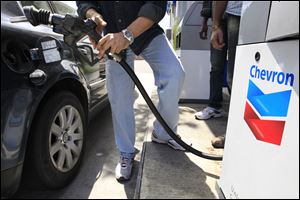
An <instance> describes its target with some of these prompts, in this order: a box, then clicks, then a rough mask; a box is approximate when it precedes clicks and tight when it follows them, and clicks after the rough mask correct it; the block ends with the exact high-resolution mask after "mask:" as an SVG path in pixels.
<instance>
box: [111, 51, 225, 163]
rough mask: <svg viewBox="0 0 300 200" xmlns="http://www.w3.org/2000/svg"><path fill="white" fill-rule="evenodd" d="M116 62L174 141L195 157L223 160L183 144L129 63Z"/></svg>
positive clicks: (218, 156) (220, 157)
mask: <svg viewBox="0 0 300 200" xmlns="http://www.w3.org/2000/svg"><path fill="white" fill-rule="evenodd" d="M113 57H114V56H113ZM115 60H116V61H117V62H118V63H119V64H120V65H121V66H122V67H123V69H124V70H125V71H126V72H127V74H128V75H129V76H130V78H131V79H132V81H133V82H134V83H135V85H136V86H137V88H138V89H139V91H140V92H141V94H142V96H143V98H144V99H145V101H146V103H147V105H148V106H149V108H150V110H151V111H152V113H153V114H154V116H155V118H156V119H157V120H158V121H159V122H160V124H161V125H162V126H163V128H164V129H165V131H166V132H167V133H168V134H169V136H170V137H171V138H172V139H174V140H175V141H176V142H177V143H178V144H179V145H180V146H182V147H183V148H184V149H186V150H187V151H189V152H191V153H193V154H195V155H197V156H199V157H202V158H206V159H209V160H222V158H223V157H222V156H220V155H212V154H208V153H204V152H201V151H199V150H197V149H194V148H193V147H191V146H190V145H188V144H186V143H185V142H183V141H182V140H181V139H180V138H179V137H178V136H177V135H176V134H175V133H174V131H173V130H172V129H171V128H170V127H169V126H168V124H167V123H166V121H165V120H164V119H163V118H162V116H161V115H160V113H159V112H158V110H157V109H156V107H155V105H154V104H153V102H152V100H151V99H150V97H149V96H148V94H147V92H146V91H145V88H144V87H143V85H142V83H141V82H140V80H139V79H138V77H137V76H136V74H135V73H134V71H133V70H132V69H131V68H130V66H129V65H128V64H127V62H126V61H124V59H122V58H121V59H120V60H118V59H115Z"/></svg>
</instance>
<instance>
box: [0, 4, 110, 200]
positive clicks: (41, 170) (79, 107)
mask: <svg viewBox="0 0 300 200" xmlns="http://www.w3.org/2000/svg"><path fill="white" fill-rule="evenodd" d="M27 5H35V7H37V8H43V9H47V10H50V11H51V12H52V13H53V12H59V13H60V14H65V13H63V12H65V11H66V12H75V10H74V9H72V8H71V7H68V6H65V7H64V5H63V4H62V3H61V2H48V1H18V2H16V1H1V196H2V197H7V196H11V195H12V194H14V193H15V192H16V190H17V189H18V187H19V184H20V180H21V177H22V175H23V174H24V173H25V172H26V174H29V176H28V177H30V178H31V179H32V181H35V182H36V183H37V184H38V185H41V186H45V187H47V188H52V189H55V188H61V187H63V186H65V185H66V184H68V183H69V182H70V181H71V180H72V179H73V178H74V176H75V175H76V173H77V172H78V170H79V167H80V163H81V162H82V158H83V155H84V148H85V138H86V128H87V124H88V121H89V119H90V117H91V115H93V113H94V112H93V111H99V110H101V108H103V107H104V106H106V105H107V104H108V98H107V91H106V88H105V80H106V79H105V59H102V60H100V61H99V62H97V63H96V64H94V65H91V64H89V63H90V62H87V60H90V59H91V58H92V57H94V56H95V55H96V52H94V50H93V49H92V48H91V47H90V46H91V45H90V43H89V42H88V39H87V38H83V39H82V40H81V41H80V42H79V43H80V44H79V46H81V48H80V49H79V51H80V52H81V54H80V55H81V56H78V54H74V49H73V48H70V47H69V46H67V45H66V44H65V43H64V42H63V36H62V35H59V34H55V33H53V31H52V29H51V27H49V26H45V25H41V26H36V27H34V26H32V25H31V24H30V23H29V22H28V21H26V20H24V13H23V9H22V7H23V6H27ZM73 14H74V13H73ZM47 48H48V49H47ZM41 49H43V51H42V54H41V52H40V50H41ZM45 49H46V50H45ZM39 52H40V53H39ZM41 55H42V56H41ZM83 58H85V59H83ZM98 108H100V109H98ZM30 181H31V180H30Z"/></svg>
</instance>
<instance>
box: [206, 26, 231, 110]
mask: <svg viewBox="0 0 300 200" xmlns="http://www.w3.org/2000/svg"><path fill="white" fill-rule="evenodd" d="M221 28H222V30H223V34H224V38H227V35H226V33H227V28H226V23H225V22H224V21H223V23H222V26H221ZM225 44H226V45H225V46H224V47H223V49H222V50H218V49H215V48H213V47H212V46H211V47H210V63H211V71H210V82H209V83H210V93H209V104H208V106H210V107H212V108H215V109H219V108H221V107H222V104H221V103H222V101H223V92H222V88H223V82H224V66H225V64H226V59H227V43H226V39H225Z"/></svg>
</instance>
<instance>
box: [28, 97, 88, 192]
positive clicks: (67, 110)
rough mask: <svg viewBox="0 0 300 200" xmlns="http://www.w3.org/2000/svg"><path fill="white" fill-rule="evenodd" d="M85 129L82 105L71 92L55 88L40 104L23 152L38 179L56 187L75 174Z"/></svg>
mask: <svg viewBox="0 0 300 200" xmlns="http://www.w3.org/2000/svg"><path fill="white" fill-rule="evenodd" d="M85 129H86V116H85V114H84V110H83V107H82V105H81V103H80V101H79V100H78V98H77V97H76V96H75V95H73V94H72V93H70V92H68V91H62V92H59V93H57V94H55V95H53V96H51V97H50V98H49V99H48V100H47V101H46V102H45V103H44V104H43V105H42V107H41V109H40V111H39V113H38V116H37V120H35V124H34V132H33V134H34V135H33V138H31V139H33V140H32V145H30V152H29V155H27V156H28V157H30V159H29V160H30V161H29V162H30V163H29V165H30V164H32V165H33V166H32V168H31V171H32V173H36V175H35V177H36V178H37V179H38V180H37V181H38V182H39V183H41V184H42V185H44V186H46V187H47V188H53V189H56V188H61V187H63V186H65V185H66V184H68V183H69V182H70V181H71V180H72V179H73V178H74V177H75V175H76V173H77V172H78V170H79V167H80V164H81V162H82V158H83V154H84V147H85ZM27 164H28V163H27Z"/></svg>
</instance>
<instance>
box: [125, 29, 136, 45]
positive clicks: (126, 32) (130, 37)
mask: <svg viewBox="0 0 300 200" xmlns="http://www.w3.org/2000/svg"><path fill="white" fill-rule="evenodd" d="M123 34H124V37H125V38H126V39H128V40H129V41H130V43H132V42H133V39H134V38H133V35H132V33H131V32H130V31H128V30H127V29H125V30H124V31H123Z"/></svg>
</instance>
